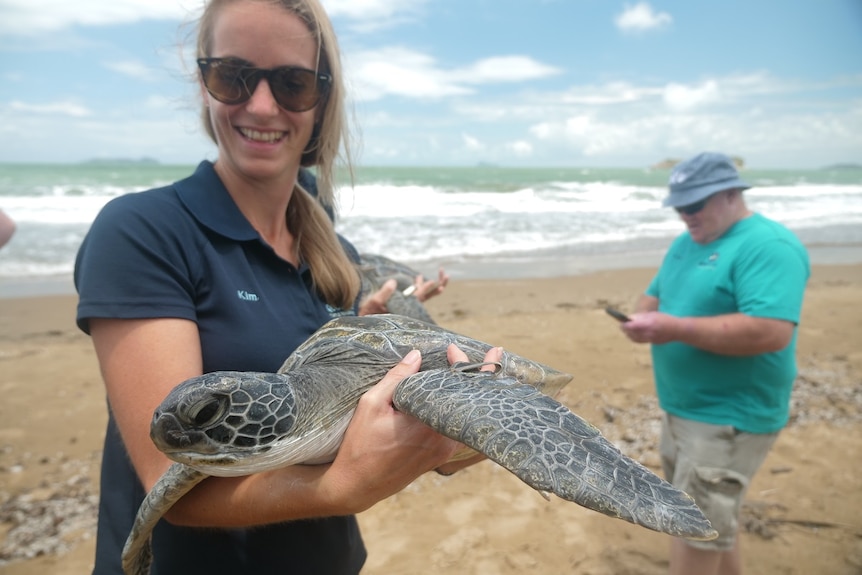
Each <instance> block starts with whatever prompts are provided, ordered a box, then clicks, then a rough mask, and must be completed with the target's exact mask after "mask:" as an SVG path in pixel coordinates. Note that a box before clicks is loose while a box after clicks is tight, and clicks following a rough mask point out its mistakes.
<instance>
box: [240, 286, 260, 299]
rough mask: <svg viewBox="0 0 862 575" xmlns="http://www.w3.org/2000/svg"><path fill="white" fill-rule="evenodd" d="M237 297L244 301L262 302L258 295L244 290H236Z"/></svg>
mask: <svg viewBox="0 0 862 575" xmlns="http://www.w3.org/2000/svg"><path fill="white" fill-rule="evenodd" d="M236 297H238V298H239V299H241V300H242V301H260V298H259V297H258V295H257V294H256V293H251V292H248V291H245V290H243V289H238V290H236Z"/></svg>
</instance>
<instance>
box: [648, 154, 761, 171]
mask: <svg viewBox="0 0 862 575" xmlns="http://www.w3.org/2000/svg"><path fill="white" fill-rule="evenodd" d="M730 159H731V160H733V163H734V164H735V165H736V169H738V170H741V169H743V168H745V160H743V159H742V158H741V157H740V156H731V157H730ZM681 161H682V160H680V159H678V158H666V159H664V160H662V161H661V162H658V163H655V164H653V165H652V166H650V168H652V169H653V170H670V169H672V168H673V167H674V166H675V165H677V164H678V163H680V162H681Z"/></svg>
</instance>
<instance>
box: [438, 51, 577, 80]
mask: <svg viewBox="0 0 862 575" xmlns="http://www.w3.org/2000/svg"><path fill="white" fill-rule="evenodd" d="M560 73H562V70H560V69H559V68H555V67H553V66H548V65H546V64H542V63H541V62H537V61H536V60H534V59H532V58H530V57H528V56H496V57H492V58H485V59H483V60H479V61H478V62H476V63H475V64H472V65H470V66H468V67H466V68H463V69H460V70H454V71H453V73H452V76H453V77H455V78H458V79H460V80H461V81H462V82H464V83H465V84H486V83H490V82H522V81H524V80H533V79H536V78H545V77H547V76H553V75H555V74H560Z"/></svg>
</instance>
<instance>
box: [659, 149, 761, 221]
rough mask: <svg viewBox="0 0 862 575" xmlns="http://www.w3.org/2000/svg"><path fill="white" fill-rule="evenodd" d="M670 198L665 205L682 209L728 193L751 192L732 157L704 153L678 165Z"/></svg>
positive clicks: (671, 184) (672, 179) (674, 170)
mask: <svg viewBox="0 0 862 575" xmlns="http://www.w3.org/2000/svg"><path fill="white" fill-rule="evenodd" d="M668 187H669V188H670V195H668V197H666V198H665V199H664V201H663V202H662V205H663V206H665V207H669V208H678V207H680V206H687V205H689V204H694V203H697V202H699V201H700V200H702V199H704V198H708V197H709V196H711V195H713V194H717V193H718V192H723V191H724V190H747V189H748V188H750V187H751V186H749V185H748V184H746V183H745V182H743V181H742V180H741V179H740V178H739V173H738V172H737V171H736V166H735V165H734V164H733V160H731V159H730V158H729V157H728V156H725V155H724V154H718V153H716V152H704V153H702V154H698V155H697V156H695V157H693V158H689V159H688V160H685V161H684V162H680V163H679V164H677V165H676V166H675V167H674V169H673V171H672V172H671V173H670V181H669V182H668Z"/></svg>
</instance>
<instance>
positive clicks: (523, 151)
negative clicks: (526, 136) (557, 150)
mask: <svg viewBox="0 0 862 575" xmlns="http://www.w3.org/2000/svg"><path fill="white" fill-rule="evenodd" d="M506 148H507V149H508V150H509V151H510V152H512V153H513V154H514V155H515V156H517V157H519V158H526V157H529V156H531V155H533V144H531V143H530V142H527V141H526V140H518V141H517V142H509V143H508V144H506Z"/></svg>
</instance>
